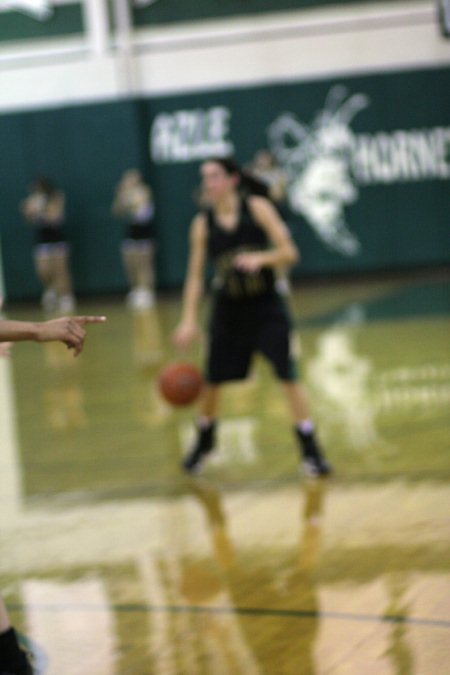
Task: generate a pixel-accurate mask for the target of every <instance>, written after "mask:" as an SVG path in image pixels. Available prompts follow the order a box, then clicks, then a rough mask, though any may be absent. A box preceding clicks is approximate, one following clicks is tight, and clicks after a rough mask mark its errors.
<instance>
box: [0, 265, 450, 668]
mask: <svg viewBox="0 0 450 675" xmlns="http://www.w3.org/2000/svg"><path fill="white" fill-rule="evenodd" d="M449 291H450V282H449V280H448V277H446V276H445V275H444V274H440V275H433V276H430V278H425V277H424V278H421V279H416V280H414V279H410V278H403V279H400V278H399V277H398V276H397V277H396V278H395V279H384V280H378V281H368V282H366V283H364V284H362V283H359V284H355V283H353V284H351V283H343V282H342V283H341V284H339V283H333V284H332V285H330V286H326V285H324V284H321V285H320V286H312V285H307V286H305V287H304V288H302V289H295V290H294V291H293V295H292V298H291V303H292V308H293V312H294V315H295V316H296V317H297V319H298V326H299V333H300V336H301V351H302V372H303V375H304V377H305V380H306V382H307V384H308V387H309V390H310V393H311V398H312V402H313V406H314V416H315V418H316V419H317V422H318V427H319V429H320V435H321V440H322V442H323V443H324V445H325V446H326V448H327V451H328V454H329V456H330V459H331V460H332V461H333V464H334V465H335V467H336V475H335V476H334V477H333V478H331V479H327V480H306V479H304V478H303V477H302V475H301V474H300V473H299V471H298V466H297V456H296V450H295V445H294V439H293V438H292V437H291V435H290V433H289V420H288V418H287V411H286V409H285V406H284V405H283V401H282V399H281V398H280V397H279V395H278V386H277V383H276V382H274V380H273V378H272V377H271V376H270V373H269V371H268V368H267V366H266V365H265V364H264V363H263V362H262V361H260V360H257V361H256V362H255V364H254V370H253V373H252V376H251V378H250V379H249V380H248V381H247V382H246V383H244V384H239V385H238V384H233V385H229V387H228V388H227V390H226V391H225V393H224V417H223V420H222V421H221V425H220V431H219V447H218V450H217V452H216V454H215V456H214V457H212V458H211V461H210V462H209V464H208V465H207V466H206V467H205V470H204V472H203V473H202V475H201V476H199V477H196V478H191V477H186V476H184V475H182V474H181V472H180V470H179V461H180V457H181V456H182V454H183V452H184V451H185V448H186V446H187V444H188V443H189V440H190V438H191V434H192V431H193V420H194V416H195V409H194V408H193V407H191V408H187V409H173V408H171V407H170V406H169V405H168V404H167V403H165V402H164V401H163V400H162V399H161V397H160V395H159V393H158V388H157V377H158V372H159V369H160V368H161V366H162V365H163V364H165V363H167V362H168V361H170V360H172V359H174V358H177V355H176V354H175V352H174V351H173V348H172V346H171V343H170V340H169V335H170V332H171V330H172V329H173V327H174V325H175V323H176V320H177V317H178V311H179V301H178V299H177V298H174V297H167V298H165V299H162V300H160V301H159V302H158V304H157V305H156V306H154V307H152V308H150V309H146V310H140V311H132V310H126V309H124V308H123V306H122V303H117V304H116V303H115V302H113V301H111V300H107V301H105V302H104V303H101V304H95V305H94V304H93V303H92V302H86V306H85V307H83V308H82V311H86V312H87V311H89V312H97V311H101V313H105V314H107V315H108V318H109V321H108V324H106V325H105V326H104V327H101V330H92V331H91V333H90V335H89V338H90V339H89V340H88V342H87V344H86V348H85V352H84V353H83V355H82V357H81V358H80V359H77V360H73V359H72V358H71V357H70V356H69V355H68V353H67V352H66V350H64V349H63V348H60V346H58V345H48V346H47V347H46V348H45V350H43V349H42V347H41V346H36V345H33V344H23V345H16V347H15V348H14V354H13V358H12V359H11V360H4V359H3V360H0V399H1V405H0V444H1V445H0V448H1V450H0V467H1V470H0V499H1V510H0V518H1V523H0V546H1V556H0V584H1V588H2V590H3V594H4V596H5V599H6V602H7V604H8V607H9V609H10V612H11V616H12V619H13V621H14V624H15V625H16V626H17V627H18V629H19V631H20V633H21V636H22V639H23V641H24V642H27V644H28V645H29V646H30V647H31V649H32V650H33V652H34V654H35V660H36V663H37V670H38V672H39V673H42V674H44V673H46V674H48V675H127V674H130V675H153V674H156V675H178V674H179V675H191V674H192V675H198V674H203V673H204V674H205V675H210V674H214V675H216V674H220V675H222V674H224V675H234V674H237V675H239V674H241V673H242V674H245V675H247V674H250V675H253V674H267V675H269V674H270V675H273V674H274V673H276V674H277V675H278V674H280V675H284V674H286V675H291V674H292V675H302V674H305V675H321V674H325V673H327V674H329V673H332V674H341V673H342V674H343V673H346V674H354V675H361V673H364V675H366V674H367V673H369V674H370V673H373V674H374V675H384V674H391V673H392V674H393V675H394V674H395V675H398V674H400V673H405V674H406V673H407V674H408V675H409V674H410V673H411V674H417V675H422V674H425V673H427V674H428V673H433V675H444V673H446V672H448V665H447V664H448V662H449V659H450V641H449V640H448V633H449V628H450V593H449V588H450V584H449V582H450V545H449V542H450V522H449V518H448V510H447V509H446V505H447V504H449V503H450V460H449V456H448V439H449V434H448V432H449V426H450V425H449V414H448V410H449V403H450V359H449V356H450V346H449V344H450V343H449V340H448V317H449V314H450V300H449V298H450V294H449ZM8 316H9V317H10V318H30V319H32V318H33V319H35V318H39V313H38V311H37V310H35V309H27V308H25V309H24V308H20V309H19V308H17V309H14V308H13V309H11V308H9V312H8ZM187 357H188V358H189V359H190V360H193V361H195V362H197V363H201V359H202V353H201V347H198V349H197V350H196V351H194V352H192V353H190V354H188V355H187Z"/></svg>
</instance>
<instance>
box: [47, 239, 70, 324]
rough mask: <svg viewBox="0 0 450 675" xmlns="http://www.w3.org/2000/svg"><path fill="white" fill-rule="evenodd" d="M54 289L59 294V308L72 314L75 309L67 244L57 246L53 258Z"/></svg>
mask: <svg viewBox="0 0 450 675" xmlns="http://www.w3.org/2000/svg"><path fill="white" fill-rule="evenodd" d="M51 261H52V270H53V288H54V289H55V290H56V292H57V294H58V298H59V300H58V308H59V310H60V311H61V312H64V313H67V312H72V311H73V310H74V308H75V298H74V296H73V289H72V278H71V274H70V268H69V249H68V247H67V245H66V244H65V243H61V244H57V245H55V247H54V251H53V253H52V257H51Z"/></svg>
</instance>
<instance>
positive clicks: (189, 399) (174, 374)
mask: <svg viewBox="0 0 450 675" xmlns="http://www.w3.org/2000/svg"><path fill="white" fill-rule="evenodd" d="M202 385H203V378H202V375H201V373H200V371H199V369H198V368H197V366H194V364H192V363H169V365H167V366H165V367H164V368H163V369H162V370H161V372H160V374H159V390H160V392H161V394H162V395H163V396H164V398H165V399H166V401H168V402H169V403H171V404H172V405H176V406H183V405H189V404H190V403H193V402H194V401H195V399H196V398H197V397H198V395H199V394H200V390H201V388H202Z"/></svg>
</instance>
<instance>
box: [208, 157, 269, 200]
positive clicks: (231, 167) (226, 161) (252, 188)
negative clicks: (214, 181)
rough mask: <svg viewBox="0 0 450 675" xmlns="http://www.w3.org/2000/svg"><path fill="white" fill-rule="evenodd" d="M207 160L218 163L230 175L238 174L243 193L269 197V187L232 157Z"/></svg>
mask: <svg viewBox="0 0 450 675" xmlns="http://www.w3.org/2000/svg"><path fill="white" fill-rule="evenodd" d="M206 161H208V162H214V163H215V164H220V166H221V167H222V168H223V169H224V171H225V172H226V173H227V174H229V175H230V176H232V175H233V174H237V175H238V176H239V179H240V180H239V189H240V191H241V192H242V193H243V194H244V195H259V196H261V197H267V198H269V188H268V186H267V185H266V184H265V183H263V181H261V180H259V179H258V178H256V177H255V176H253V175H252V174H251V173H250V172H249V171H245V170H244V169H242V168H241V167H240V165H239V164H238V162H237V161H236V160H235V159H234V158H233V157H210V158H209V159H208V160H206Z"/></svg>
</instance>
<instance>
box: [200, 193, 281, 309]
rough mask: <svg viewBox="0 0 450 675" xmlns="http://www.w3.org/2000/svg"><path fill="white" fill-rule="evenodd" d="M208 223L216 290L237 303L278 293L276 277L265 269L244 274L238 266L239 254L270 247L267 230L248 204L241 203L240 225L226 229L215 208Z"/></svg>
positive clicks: (210, 254)
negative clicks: (240, 300)
mask: <svg viewBox="0 0 450 675" xmlns="http://www.w3.org/2000/svg"><path fill="white" fill-rule="evenodd" d="M206 216H207V224H208V255H209V257H210V258H211V260H212V262H213V264H214V267H215V276H214V280H213V288H214V289H215V290H216V292H217V293H218V294H219V296H220V297H225V298H230V299H233V300H238V299H249V298H255V297H261V296H264V295H269V294H272V293H273V292H274V288H275V283H274V274H273V271H272V269H271V268H269V267H263V268H262V269H261V270H259V271H258V272H252V273H248V272H244V271H242V270H238V269H236V267H234V264H233V262H234V259H235V257H236V255H238V254H239V253H248V252H255V251H263V250H266V249H267V248H268V247H269V242H268V239H267V236H266V233H265V232H264V230H263V229H262V228H261V227H260V226H259V225H258V223H257V222H256V221H255V219H254V218H253V216H252V214H251V212H250V209H249V207H248V204H247V201H246V200H245V199H242V200H241V204H240V212H239V218H238V222H237V226H236V227H235V228H233V230H225V229H224V228H223V227H221V225H220V224H218V223H217V220H216V218H215V214H214V212H213V210H212V209H209V210H208V211H207V213H206Z"/></svg>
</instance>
